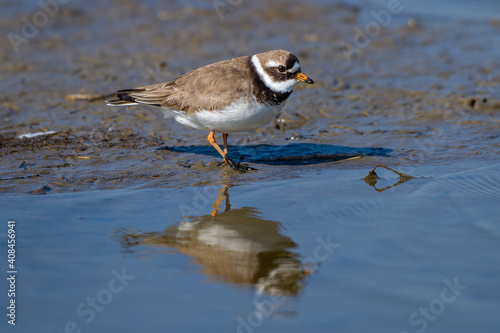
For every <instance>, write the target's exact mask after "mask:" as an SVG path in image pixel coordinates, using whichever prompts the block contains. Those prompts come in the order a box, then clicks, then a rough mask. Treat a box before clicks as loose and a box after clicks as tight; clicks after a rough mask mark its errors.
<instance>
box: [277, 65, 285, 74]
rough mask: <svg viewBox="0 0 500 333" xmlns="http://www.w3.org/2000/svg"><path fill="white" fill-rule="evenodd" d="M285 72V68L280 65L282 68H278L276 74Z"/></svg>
mask: <svg viewBox="0 0 500 333" xmlns="http://www.w3.org/2000/svg"><path fill="white" fill-rule="evenodd" d="M285 70H286V67H285V66H283V65H282V66H278V72H280V73H284V72H285Z"/></svg>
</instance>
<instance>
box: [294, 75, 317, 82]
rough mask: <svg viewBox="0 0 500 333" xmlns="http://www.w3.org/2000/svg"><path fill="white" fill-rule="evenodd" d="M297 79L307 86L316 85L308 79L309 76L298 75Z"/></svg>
mask: <svg viewBox="0 0 500 333" xmlns="http://www.w3.org/2000/svg"><path fill="white" fill-rule="evenodd" d="M296 78H297V80H299V81H301V82H305V83H307V84H313V83H314V81H313V80H312V79H311V78H309V77H307V75H305V74H303V73H299V74H297V76H296Z"/></svg>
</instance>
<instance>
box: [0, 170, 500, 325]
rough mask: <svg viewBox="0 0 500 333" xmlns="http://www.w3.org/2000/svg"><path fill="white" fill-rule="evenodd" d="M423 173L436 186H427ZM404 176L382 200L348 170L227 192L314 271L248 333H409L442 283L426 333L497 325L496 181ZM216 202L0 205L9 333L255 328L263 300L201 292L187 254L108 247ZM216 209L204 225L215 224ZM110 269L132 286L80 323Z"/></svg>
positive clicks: (182, 194) (17, 200)
mask: <svg viewBox="0 0 500 333" xmlns="http://www.w3.org/2000/svg"><path fill="white" fill-rule="evenodd" d="M464 170H465V171H464ZM467 170H469V171H467ZM436 174H440V175H441V176H435V177H431V176H429V175H436ZM379 175H380V176H381V177H382V179H381V180H380V182H379V183H378V184H377V188H379V189H382V188H383V187H386V186H390V185H391V184H393V183H395V182H397V181H398V179H397V176H396V177H395V176H394V175H392V174H391V173H389V172H383V171H380V172H379ZM415 175H418V176H426V178H417V179H413V180H411V181H409V182H406V183H404V184H402V185H399V186H396V187H393V188H389V189H387V190H386V191H383V192H377V191H375V190H374V189H373V188H372V187H370V186H368V185H367V184H365V183H364V181H363V180H362V179H361V178H362V177H363V176H364V171H362V170H324V171H321V172H319V173H310V174H305V175H302V177H300V178H297V179H292V180H288V181H286V182H283V181H274V182H267V183H260V184H255V185H245V186H236V187H230V188H229V189H228V194H229V198H230V205H231V206H230V210H229V212H235V213H236V214H237V212H238V211H239V210H245V209H246V210H247V211H248V209H250V211H251V212H252V214H253V215H252V216H253V217H252V218H256V219H257V220H259V221H268V222H269V223H270V224H269V225H270V226H272V227H273V228H277V229H276V230H277V232H278V233H279V234H280V235H281V236H279V237H282V239H285V240H286V242H287V244H293V243H295V245H296V246H295V247H293V246H292V247H291V248H290V251H291V252H293V253H295V254H297V255H298V256H299V257H300V258H301V260H302V262H303V263H304V264H309V265H308V268H309V269H311V270H313V271H314V272H313V273H312V274H310V275H309V276H308V277H306V278H305V280H304V289H303V290H302V291H300V292H299V293H298V294H297V295H287V296H285V297H284V298H282V299H279V302H278V301H276V299H274V300H275V301H276V303H277V306H276V307H273V308H272V311H270V312H269V314H268V317H265V318H264V320H263V321H262V322H261V323H260V324H259V325H255V327H253V326H250V328H255V329H256V330H255V331H259V332H276V331H285V330H286V331H290V332H303V331H315V332H323V331H324V332H326V331H332V330H334V329H338V330H339V331H367V330H370V331H397V332H401V331H408V332H415V331H416V329H417V328H420V327H421V324H416V325H414V326H412V325H411V324H410V323H409V316H410V315H411V314H412V313H413V312H416V311H418V310H419V308H420V307H428V306H429V304H430V303H431V302H433V301H434V300H435V299H436V298H437V299H439V297H440V295H441V291H442V290H443V288H445V287H446V284H445V282H444V281H445V279H447V280H448V281H453V280H454V279H455V278H456V279H457V281H458V284H460V285H462V284H463V285H466V286H467V289H465V290H464V291H463V293H462V294H461V295H460V296H458V297H457V298H456V300H455V301H454V302H452V303H451V304H446V306H445V309H444V310H443V311H442V313H441V314H439V315H438V316H437V319H436V320H435V321H434V322H428V325H429V329H428V331H429V332H432V331H453V332H469V331H471V330H472V329H473V328H474V329H475V330H478V331H481V332H493V331H494V328H495V327H498V325H499V321H498V317H497V316H496V314H497V313H498V310H499V305H498V302H497V300H498V299H499V296H500V295H499V293H498V288H496V286H497V277H498V274H499V273H500V272H499V268H498V253H500V252H499V250H500V242H499V240H500V226H499V224H498V219H497V216H499V213H500V211H499V208H498V205H497V202H498V200H499V197H498V196H499V195H498V193H499V191H498V188H499V184H500V169H499V168H498V166H491V167H489V168H487V167H480V166H479V165H474V164H471V163H469V165H467V167H464V166H461V167H457V166H426V167H422V168H419V169H416V170H415ZM427 176H428V177H427ZM217 191H218V189H217V188H213V187H210V188H206V189H205V188H203V187H201V188H185V189H182V190H172V189H149V190H128V191H93V192H85V193H75V194H50V195H46V196H16V197H2V200H1V204H0V206H1V211H2V214H1V215H2V219H3V220H7V219H13V218H14V219H16V220H17V235H18V239H19V243H18V265H19V267H18V268H19V281H18V288H19V295H18V297H17V300H18V303H19V309H18V311H19V319H18V320H19V321H18V323H19V326H18V328H19V329H21V330H23V331H34V330H35V329H36V330H37V331H44V332H59V331H63V330H64V326H65V325H66V323H68V322H71V321H74V322H75V323H77V324H78V326H79V327H80V328H82V329H83V331H92V332H109V331H117V330H118V331H120V332H136V331H138V330H142V331H158V330H168V331H183V332H199V331H200V330H203V329H208V328H210V331H216V332H234V331H237V330H238V327H240V326H241V327H243V326H245V325H250V324H248V323H252V322H254V323H258V321H256V320H257V319H258V318H257V317H255V318H257V319H255V318H254V317H253V316H256V315H257V314H256V313H257V311H258V310H259V309H265V308H262V306H259V305H258V304H271V303H269V302H271V300H273V298H272V296H271V295H268V294H265V293H264V294H259V293H258V292H257V287H256V286H255V285H252V284H248V283H247V284H238V283H232V282H230V281H226V282H224V279H214V278H213V276H212V275H210V274H207V273H206V270H207V266H206V265H205V264H203V263H200V262H199V259H200V257H199V256H198V255H197V254H193V253H190V254H189V253H186V251H184V250H183V249H180V248H175V247H168V246H157V245H154V244H153V245H147V244H139V245H137V246H135V247H133V248H129V249H125V248H123V246H122V245H121V244H120V239H119V231H120V230H141V231H142V232H145V233H147V232H152V233H159V234H161V233H162V232H163V231H165V230H166V229H168V228H172V227H174V228H179V226H180V225H181V224H182V223H189V222H193V221H195V220H196V219H197V217H198V218H199V217H204V218H205V219H207V218H208V219H209V216H210V215H211V214H212V213H213V203H214V202H215V201H216V193H217ZM200 193H201V194H200ZM203 193H205V194H203ZM205 199H206V200H205ZM220 203H221V204H220V210H219V212H218V214H224V212H223V211H224V210H225V209H226V206H225V202H224V201H221V202H220ZM245 207H247V208H245ZM186 209H187V210H186ZM183 211H184V212H189V213H190V214H189V215H191V217H183ZM5 212H9V213H8V215H7V216H6V213H5ZM233 218H234V223H238V218H237V216H236V217H234V216H233ZM229 223H231V221H229ZM259 223H260V222H259ZM266 223H267V222H266ZM185 226H186V225H185V224H184V230H187V229H186V228H185ZM226 229H227V228H226ZM117 232H118V233H117ZM4 236H5V234H4V233H3V235H2V239H5V237H4ZM205 236H206V235H205ZM229 237H233V239H234V236H232V234H230V233H229ZM290 242H291V243H290ZM325 242H326V243H334V244H337V245H338V246H337V247H333V248H331V250H332V251H331V253H327V252H326V251H324V250H321V249H319V250H318V246H321V244H324V243H325ZM250 243H251V242H250ZM286 246H287V247H290V246H289V245H286ZM323 249H324V247H323ZM315 254H317V255H319V257H318V256H317V257H316V258H320V260H317V264H314V263H313V261H314V260H311V258H315ZM308 258H309V259H308ZM220 260H223V259H220ZM311 263H313V264H312V265H311ZM122 270H124V272H125V273H126V274H127V275H130V276H132V277H133V279H130V280H129V281H128V284H127V285H126V286H125V287H124V288H123V290H122V291H120V292H119V293H116V294H111V295H112V299H111V300H110V302H109V304H105V305H104V306H103V308H102V309H101V312H98V311H94V315H95V317H93V316H92V315H91V313H92V311H91V309H92V308H91V307H90V305H86V304H88V303H87V302H88V297H90V298H97V297H99V296H98V295H100V297H101V299H103V300H106V298H105V296H103V295H104V294H106V289H108V290H109V288H110V287H109V283H110V281H111V280H112V279H113V277H114V276H115V275H114V273H113V272H115V273H116V272H122ZM1 287H2V288H4V287H6V285H5V282H3V283H2V285H1ZM103 290H104V291H103ZM103 297H104V298H103ZM436 302H437V301H434V303H436ZM81 304H83V305H81ZM256 304H257V305H256ZM436 304H438V303H436ZM79 306H80V314H82V313H83V314H82V315H79V314H78V312H77V309H78V308H79ZM252 318H253V319H252ZM422 318H423V317H422V316H417V317H416V320H418V319H420V320H422ZM91 319H92V320H91ZM85 320H89V321H90V322H89V323H86V322H85ZM252 320H253V321H252ZM243 323H246V324H243ZM416 323H421V322H418V321H417V322H416ZM4 325H6V324H5V323H2V327H5V326H4ZM257 326H258V327H257ZM257 328H258V329H257ZM240 330H242V331H245V330H244V329H243V328H240Z"/></svg>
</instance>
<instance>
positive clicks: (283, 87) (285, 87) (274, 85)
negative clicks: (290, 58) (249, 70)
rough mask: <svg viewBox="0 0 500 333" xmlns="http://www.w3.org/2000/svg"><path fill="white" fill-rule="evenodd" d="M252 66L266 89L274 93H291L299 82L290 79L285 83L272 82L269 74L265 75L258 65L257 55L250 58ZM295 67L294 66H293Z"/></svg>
mask: <svg viewBox="0 0 500 333" xmlns="http://www.w3.org/2000/svg"><path fill="white" fill-rule="evenodd" d="M271 61H273V60H270V61H268V62H267V63H266V66H268V64H269V63H270V62H271ZM252 64H253V65H254V66H255V69H256V70H257V73H258V74H259V76H260V78H261V79H262V82H264V84H265V85H266V87H268V88H269V89H271V90H273V91H276V92H281V93H285V92H292V91H293V87H294V86H295V85H296V84H297V83H298V82H299V81H298V80H296V79H290V80H286V81H281V82H276V81H274V80H273V79H272V78H271V77H270V76H269V74H267V73H266V71H265V70H264V68H262V65H261V64H260V60H259V58H258V57H257V55H253V56H252ZM294 67H295V65H294Z"/></svg>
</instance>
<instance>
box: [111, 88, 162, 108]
mask: <svg viewBox="0 0 500 333" xmlns="http://www.w3.org/2000/svg"><path fill="white" fill-rule="evenodd" d="M144 91H146V89H125V90H118V91H117V92H116V98H113V99H109V100H107V101H106V105H109V106H125V105H138V104H149V105H155V106H160V105H161V104H158V98H148V97H146V96H144V95H141V94H140V93H142V92H144Z"/></svg>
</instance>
